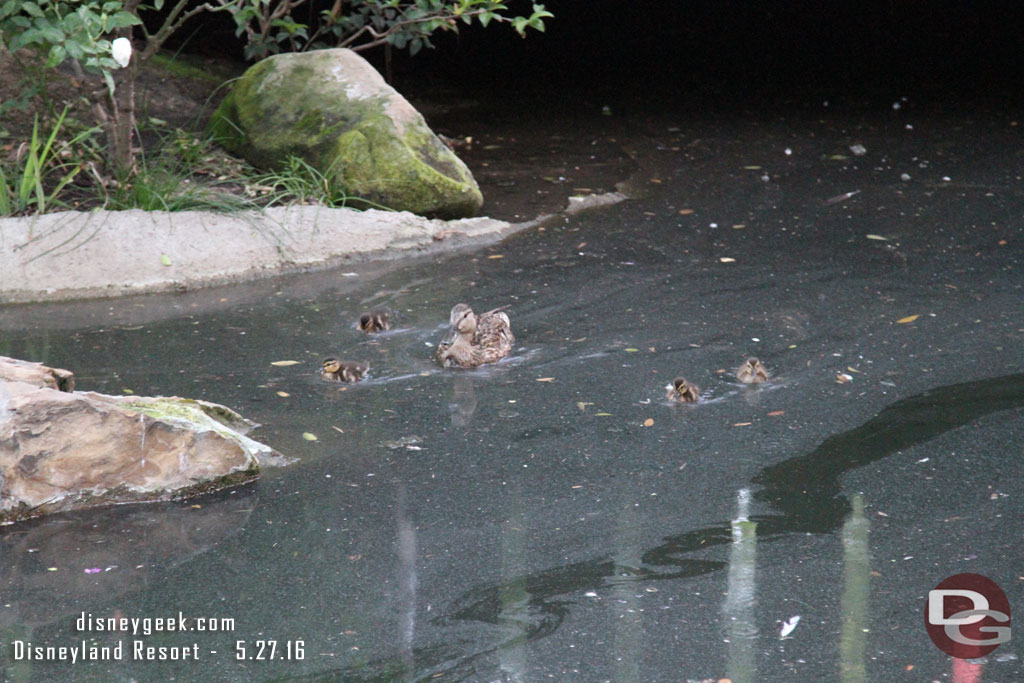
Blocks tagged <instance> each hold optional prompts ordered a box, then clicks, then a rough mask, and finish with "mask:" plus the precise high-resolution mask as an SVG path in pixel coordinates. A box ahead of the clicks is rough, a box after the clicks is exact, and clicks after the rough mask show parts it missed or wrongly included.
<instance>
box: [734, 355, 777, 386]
mask: <svg viewBox="0 0 1024 683" xmlns="http://www.w3.org/2000/svg"><path fill="white" fill-rule="evenodd" d="M768 377H769V375H768V370H767V369H766V368H765V367H764V365H762V364H761V361H759V360H758V359H756V358H748V359H747V360H746V361H745V362H744V363H743V365H741V366H740V367H739V369H737V370H736V379H738V380H739V381H741V382H743V383H744V384H760V383H761V382H767V381H768Z"/></svg>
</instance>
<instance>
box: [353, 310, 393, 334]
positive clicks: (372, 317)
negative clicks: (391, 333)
mask: <svg viewBox="0 0 1024 683" xmlns="http://www.w3.org/2000/svg"><path fill="white" fill-rule="evenodd" d="M390 318H391V312H390V311H389V310H388V309H387V308H383V307H382V308H375V309H373V310H372V311H367V312H366V313H363V314H362V315H361V316H359V329H360V330H362V331H363V332H381V331H383V330H386V329H388V327H389V326H390V325H389V321H390Z"/></svg>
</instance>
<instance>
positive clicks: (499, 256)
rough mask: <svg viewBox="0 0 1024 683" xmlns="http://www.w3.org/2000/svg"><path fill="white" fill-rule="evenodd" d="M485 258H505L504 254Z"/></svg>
mask: <svg viewBox="0 0 1024 683" xmlns="http://www.w3.org/2000/svg"><path fill="white" fill-rule="evenodd" d="M487 258H505V255H504V254H491V255H490V256H488V257H487Z"/></svg>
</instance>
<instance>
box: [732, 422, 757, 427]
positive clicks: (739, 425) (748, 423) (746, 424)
mask: <svg viewBox="0 0 1024 683" xmlns="http://www.w3.org/2000/svg"><path fill="white" fill-rule="evenodd" d="M752 424H754V423H753V422H736V423H735V424H733V427H749V426H750V425H752Z"/></svg>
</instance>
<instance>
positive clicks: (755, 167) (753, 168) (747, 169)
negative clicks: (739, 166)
mask: <svg viewBox="0 0 1024 683" xmlns="http://www.w3.org/2000/svg"><path fill="white" fill-rule="evenodd" d="M743 169H744V170H746V171H760V170H761V167H760V166H755V165H750V166H744V167H743Z"/></svg>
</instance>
